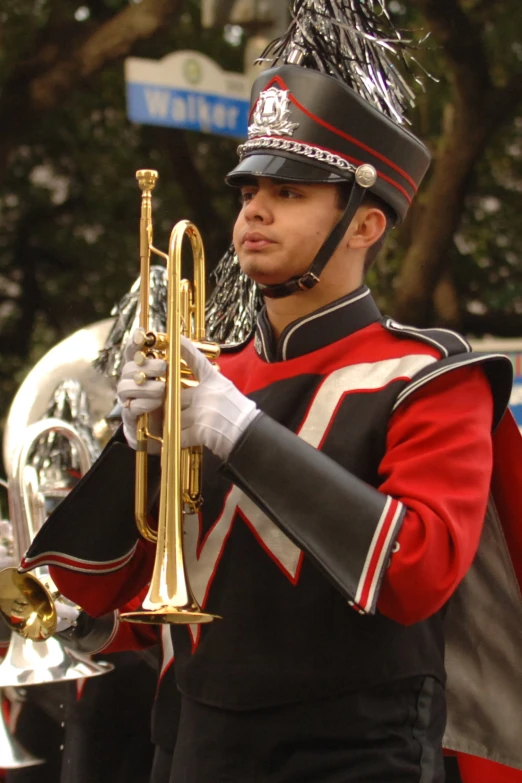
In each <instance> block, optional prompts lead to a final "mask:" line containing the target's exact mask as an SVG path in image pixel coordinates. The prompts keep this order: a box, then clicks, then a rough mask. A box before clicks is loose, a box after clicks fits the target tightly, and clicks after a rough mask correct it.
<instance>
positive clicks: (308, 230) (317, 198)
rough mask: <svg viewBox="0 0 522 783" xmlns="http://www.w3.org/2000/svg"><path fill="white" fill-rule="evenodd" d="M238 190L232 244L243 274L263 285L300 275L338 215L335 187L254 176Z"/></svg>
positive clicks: (304, 270)
mask: <svg viewBox="0 0 522 783" xmlns="http://www.w3.org/2000/svg"><path fill="white" fill-rule="evenodd" d="M240 190H241V197H242V202H243V205H242V208H241V211H240V213H239V215H238V217H237V220H236V224H235V226H234V245H235V248H236V252H237V254H238V257H239V262H240V265H241V269H242V270H243V272H245V274H247V275H248V276H249V277H250V278H252V280H255V281H256V283H262V284H264V285H275V284H277V283H283V282H285V281H286V280H288V279H289V278H291V277H295V276H297V275H302V274H304V272H306V270H307V269H308V267H309V266H310V264H311V263H312V261H313V259H314V258H315V255H316V253H317V251H318V250H319V248H320V247H321V245H322V244H323V242H324V240H325V239H326V237H327V236H328V234H329V233H330V231H331V229H332V228H333V226H334V225H335V224H336V223H337V221H338V219H339V217H340V214H341V211H342V210H341V209H340V207H339V204H338V189H337V187H336V186H335V185H323V184H320V185H305V184H301V183H299V182H296V183H290V182H281V181H278V180H273V179H269V178H266V177H259V178H257V179H254V178H253V179H252V181H251V183H249V184H245V185H243V187H241V188H240Z"/></svg>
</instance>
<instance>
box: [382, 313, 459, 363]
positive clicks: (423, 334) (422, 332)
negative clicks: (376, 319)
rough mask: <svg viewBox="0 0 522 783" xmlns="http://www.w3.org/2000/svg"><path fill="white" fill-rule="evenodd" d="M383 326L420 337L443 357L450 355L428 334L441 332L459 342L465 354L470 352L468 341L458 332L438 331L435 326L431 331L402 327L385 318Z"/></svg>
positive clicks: (391, 319)
mask: <svg viewBox="0 0 522 783" xmlns="http://www.w3.org/2000/svg"><path fill="white" fill-rule="evenodd" d="M385 325H386V326H387V327H388V328H390V329H391V330H395V331H398V332H402V333H403V334H411V336H412V337H417V338H419V337H421V338H422V340H424V341H425V342H427V343H431V344H432V345H434V346H435V347H436V348H438V349H439V351H441V353H442V354H443V356H449V355H450V354H449V351H448V349H447V348H446V346H445V345H444V344H443V343H441V342H439V341H438V340H436V339H435V338H434V337H431V336H430V335H429V334H428V333H429V332H442V333H443V334H449V335H450V336H451V337H453V338H455V339H456V340H457V341H458V342H460V343H461V344H462V345H463V346H464V348H465V350H466V353H470V352H471V350H472V349H471V345H470V344H469V343H468V341H467V340H466V339H465V338H464V337H462V335H461V334H459V333H458V332H454V331H452V330H451V329H439V328H438V327H435V326H434V327H433V328H432V329H419V328H418V327H416V326H404V325H403V324H399V323H397V321H394V320H393V318H387V319H386V320H385Z"/></svg>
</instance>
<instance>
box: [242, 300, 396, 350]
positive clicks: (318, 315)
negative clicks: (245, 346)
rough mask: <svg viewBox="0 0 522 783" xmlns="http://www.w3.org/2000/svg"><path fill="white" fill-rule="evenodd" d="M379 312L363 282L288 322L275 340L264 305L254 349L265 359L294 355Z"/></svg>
mask: <svg viewBox="0 0 522 783" xmlns="http://www.w3.org/2000/svg"><path fill="white" fill-rule="evenodd" d="M379 318H381V314H380V312H379V309H378V307H377V305H376V304H375V302H374V300H373V297H372V295H371V293H370V289H369V288H368V287H367V286H365V285H363V286H361V287H360V288H357V289H356V290H355V291H352V292H351V293H350V294H348V295H347V296H343V297H342V298H341V299H337V300H336V301H335V302H331V303H330V304H328V305H326V306H325V307H322V308H321V309H320V310H316V311H315V312H314V313H310V315H306V316H304V317H303V318H299V319H298V320H297V321H294V322H293V323H291V324H289V325H288V326H287V327H286V329H285V330H284V331H283V332H282V334H281V336H280V338H279V340H276V339H275V337H274V334H273V332H272V327H271V326H270V323H269V321H268V316H267V313H266V307H263V309H262V310H261V312H260V313H259V316H258V319H257V327H256V333H255V342H254V345H255V349H256V353H257V354H258V356H260V358H261V359H263V360H264V361H265V362H281V361H285V360H287V359H296V358H297V357H299V356H303V355H304V354H307V353H311V352H312V351H317V350H319V349H320V348H324V347H325V346H326V345H330V344H331V343H334V342H336V341H337V340H341V339H342V338H343V337H347V336H348V335H349V334H352V333H353V332H357V331H359V329H363V328H364V327H365V326H369V324H372V323H374V322H375V321H378V320H379Z"/></svg>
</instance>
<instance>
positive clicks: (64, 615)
mask: <svg viewBox="0 0 522 783" xmlns="http://www.w3.org/2000/svg"><path fill="white" fill-rule="evenodd" d="M54 607H55V609H56V614H57V615H58V622H57V625H56V633H60V632H61V631H66V630H67V629H68V628H70V627H71V626H72V625H74V624H75V622H76V620H77V619H78V617H79V615H80V612H81V609H80V608H79V607H78V606H74V605H73V604H70V603H68V602H67V603H66V602H65V601H62V600H61V599H60V598H58V599H57V600H56V601H55V602H54Z"/></svg>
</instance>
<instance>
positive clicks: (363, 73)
mask: <svg viewBox="0 0 522 783" xmlns="http://www.w3.org/2000/svg"><path fill="white" fill-rule="evenodd" d="M290 12H291V15H292V21H291V23H290V26H289V28H288V30H287V31H286V33H285V34H284V35H283V36H281V37H280V38H277V39H275V40H274V41H272V42H271V43H270V44H269V45H268V46H267V47H266V49H265V51H264V52H263V53H262V54H261V56H260V58H259V60H258V62H261V63H268V64H269V65H270V66H274V67H275V66H278V65H299V66H301V67H303V68H310V69H312V70H316V71H320V72H321V73H325V74H328V75H330V76H334V77H335V78H337V79H339V81H342V82H344V84H346V85H347V86H348V87H351V88H352V89H353V90H354V91H355V92H357V93H358V94H359V95H360V96H361V98H364V100H365V101H367V102H368V103H369V104H371V105H372V106H375V108H377V109H379V110H380V111H381V112H383V113H384V114H385V115H386V116H388V117H390V118H391V119H392V120H394V121H395V122H398V123H402V122H404V121H405V118H404V112H405V110H406V109H407V107H408V106H412V105H413V103H414V93H413V91H412V90H411V88H410V87H409V86H408V84H407V83H406V81H405V80H404V78H403V77H402V76H401V74H400V72H399V70H398V69H397V63H402V64H404V65H406V66H408V64H409V63H410V62H412V61H414V58H413V57H412V55H411V53H410V50H411V48H412V44H411V40H406V39H403V38H402V36H401V34H400V32H399V31H398V30H397V29H396V28H395V27H394V25H393V23H392V21H391V19H390V17H389V15H388V12H387V10H386V6H385V4H384V0H375V2H372V0H293V2H292V5H291V9H290Z"/></svg>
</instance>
